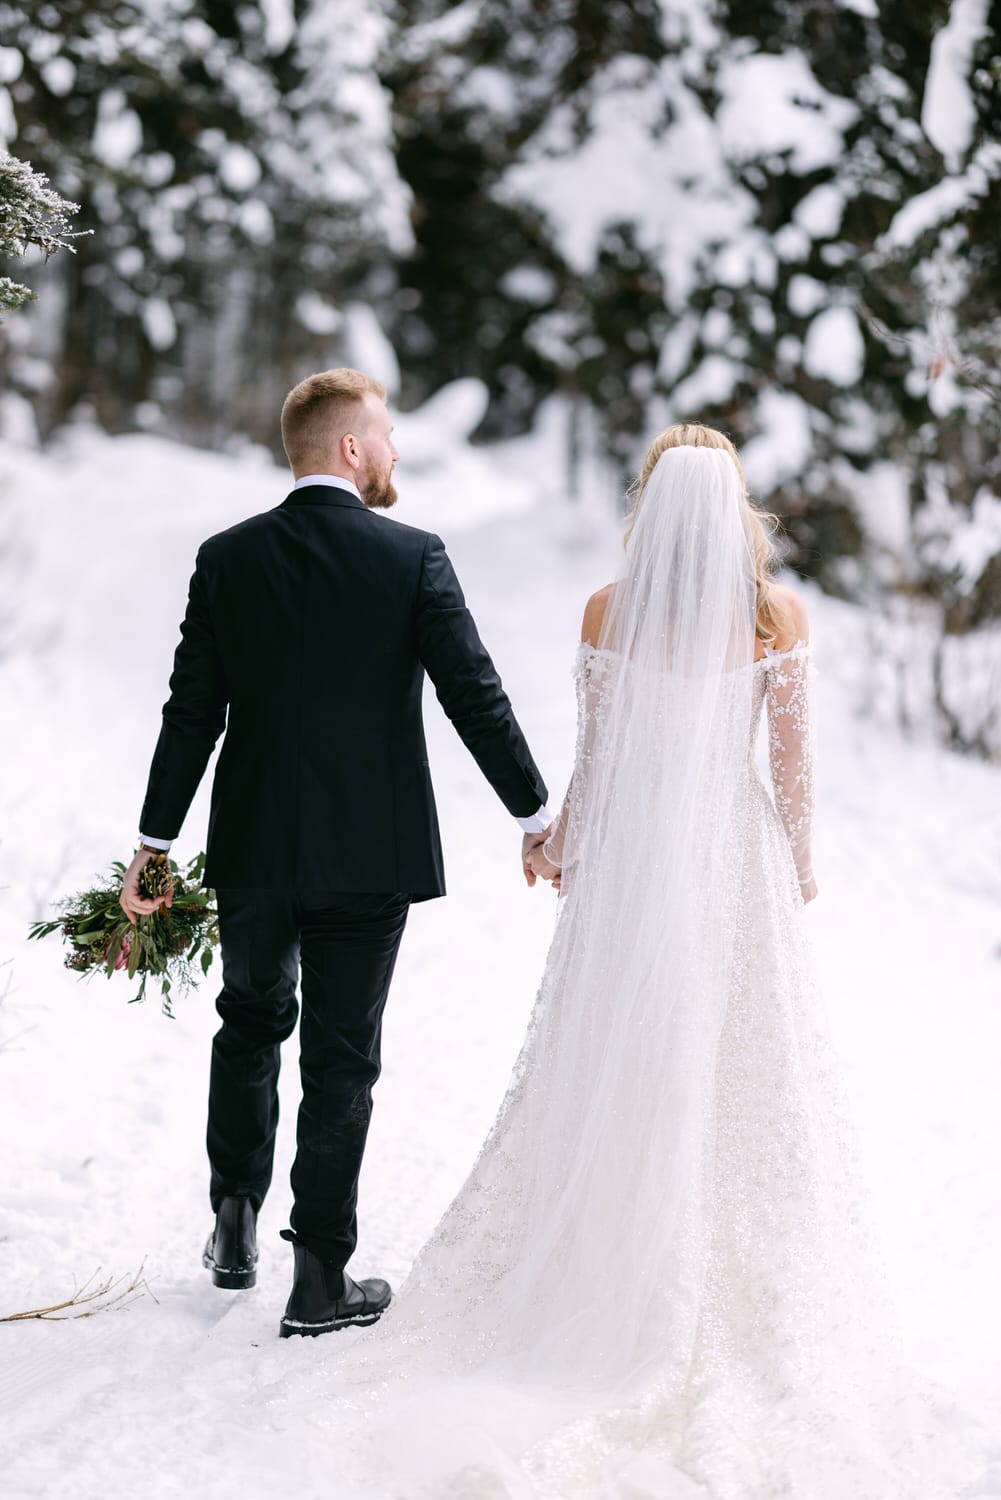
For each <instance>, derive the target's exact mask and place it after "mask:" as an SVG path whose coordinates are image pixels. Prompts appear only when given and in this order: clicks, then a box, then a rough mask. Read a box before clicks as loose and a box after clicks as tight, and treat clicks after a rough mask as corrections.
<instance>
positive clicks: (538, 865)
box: [527, 844, 561, 890]
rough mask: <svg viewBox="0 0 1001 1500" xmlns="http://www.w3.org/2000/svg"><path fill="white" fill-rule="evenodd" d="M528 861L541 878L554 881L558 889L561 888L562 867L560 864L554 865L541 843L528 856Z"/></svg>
mask: <svg viewBox="0 0 1001 1500" xmlns="http://www.w3.org/2000/svg"><path fill="white" fill-rule="evenodd" d="M527 863H528V865H529V868H530V869H531V870H532V873H533V874H534V875H537V876H538V878H539V879H540V880H550V881H552V883H553V885H554V886H555V887H556V889H557V890H559V888H560V874H561V870H560V867H559V865H554V864H553V863H552V862H551V861H550V860H548V859H547V858H546V856H545V855H544V854H543V852H542V845H541V844H539V845H538V846H537V847H536V848H535V849H533V850H532V851H531V853H530V854H529V856H528V860H527Z"/></svg>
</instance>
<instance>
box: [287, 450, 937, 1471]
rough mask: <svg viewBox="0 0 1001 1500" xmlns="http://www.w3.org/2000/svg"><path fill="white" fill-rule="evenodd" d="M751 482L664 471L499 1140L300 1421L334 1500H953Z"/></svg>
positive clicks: (625, 610)
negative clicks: (812, 835) (874, 1197)
mask: <svg viewBox="0 0 1001 1500" xmlns="http://www.w3.org/2000/svg"><path fill="white" fill-rule="evenodd" d="M662 470H663V472H661V471H662ZM735 475H736V471H735V468H734V466H733V464H732V461H731V460H730V459H729V458H728V457H727V456H726V455H725V454H719V453H716V452H714V451H707V450H703V449H677V450H670V451H669V452H668V454H666V455H665V456H664V458H662V459H661V462H660V464H659V465H658V468H657V470H655V472H654V476H653V479H652V480H651V483H650V486H648V490H647V493H646V495H645V498H644V504H643V507H642V508H641V511H640V518H639V521H638V523H637V526H636V528H635V530H634V532H633V535H632V537H631V538H630V542H629V550H628V552H627V565H626V568H625V571H624V574H623V577H622V578H621V579H620V580H619V582H618V584H617V585H616V588H615V590H614V594H613V600H614V603H613V606H612V607H611V608H610V616H611V621H610V623H608V622H606V629H605V632H604V635H603V640H609V639H611V640H613V641H614V642H615V645H614V647H607V646H606V647H603V648H602V649H592V648H589V647H587V646H583V647H582V648H581V650H580V653H579V657H578V662H577V667H576V682H577V690H578V699H579V709H580V712H579V726H580V727H579V736H578V746H577V758H576V766H575V771H574V776H573V780H572V782H571V787H570V791H569V793H568V796H567V800H566V803H565V805H564V809H563V813H562V814H561V818H560V825H559V830H558V833H557V835H556V844H557V846H558V847H557V852H558V853H562V857H563V864H564V890H563V893H562V894H561V897H560V901H559V913H558V919H557V925H556V932H555V936H554V939H553V943H552V948H551V951H550V954H549V958H548V962H547V965H546V970H545V974H544V977H543V980H542V985H541V989H540V991H539V995H538V999H537V1003H536V1006H535V1010H534V1013H533V1017H532V1021H531V1025H530V1029H529V1034H528V1036H527V1039H526V1041H525V1044H524V1047H523V1050H522V1052H521V1055H520V1058H519V1060H518V1063H517V1066H516V1069H515V1073H514V1076H513V1079H512V1082H511V1086H510V1089H509V1091H508V1094H507V1096H506V1098H505V1100H504V1102H503V1105H502V1107H501V1109H500V1113H499V1115H498V1118H497V1121H496V1124H495V1126H494V1128H493V1130H492V1132H491V1134H490V1136H489V1138H488V1140H487V1141H486V1143H485V1145H484V1146H483V1149H482V1151H481V1153H480V1155H479V1157H478V1159H477V1161H476V1164H475V1166H474V1168H473V1170H472V1172H471V1173H470V1176H469V1178H468V1180H467V1181H466V1183H465V1185H464V1186H463V1187H462V1189H461V1191H460V1192H459V1194H458V1196H457V1197H456V1199H455V1201H454V1202H453V1204H452V1206H451V1207H450V1208H449V1210H448V1211H447V1213H446V1214H445V1216H444V1218H443V1219H442V1221H441V1223H440V1224H439V1226H438V1228H437V1230H436V1231H435V1233H434V1235H433V1236H432V1238H431V1239H430V1241H429V1242H428V1243H427V1245H426V1246H425V1247H424V1249H423V1250H422V1252H421V1254H420V1255H419V1257H418V1259H417V1261H416V1264H415V1265H414V1268H413V1271H412V1273H411V1275H410V1277H409V1279H408V1280H407V1282H406V1284H405V1286H404V1287H403V1289H402V1291H401V1294H400V1295H399V1297H398V1299H397V1302H396V1303H395V1305H394V1306H393V1307H392V1308H391V1309H390V1312H389V1313H388V1314H387V1315H386V1316H385V1317H384V1318H383V1320H382V1321H381V1323H380V1324H379V1325H377V1327H376V1328H374V1329H372V1330H370V1331H368V1332H366V1333H364V1334H361V1333H359V1334H358V1335H357V1336H352V1337H353V1338H354V1343H353V1345H352V1347H350V1348H348V1349H344V1348H343V1347H339V1348H336V1349H332V1350H330V1352H329V1355H328V1356H326V1362H325V1365H324V1370H323V1373H322V1374H321V1375H320V1376H319V1377H318V1376H317V1374H316V1371H315V1370H314V1371H312V1372H311V1373H310V1374H309V1376H308V1377H306V1376H305V1375H304V1376H301V1377H299V1379H298V1381H296V1380H295V1379H293V1381H292V1383H291V1385H290V1387H289V1388H288V1389H287V1391H286V1396H285V1399H289V1400H296V1401H298V1400H301V1399H303V1398H308V1399H309V1400H310V1401H311V1402H312V1403H314V1409H316V1410H318V1411H321V1412H322V1416H318V1417H317V1420H318V1422H319V1424H320V1426H321V1428H322V1429H324V1432H325V1435H326V1436H325V1441H327V1440H329V1442H330V1443H331V1444H333V1445H334V1446H332V1447H331V1449H330V1451H331V1452H335V1453H336V1455H337V1469H338V1480H337V1492H338V1495H339V1496H353V1495H355V1494H357V1495H359V1496H361V1495H372V1496H379V1497H381V1500H410V1497H431V1500H515V1497H526V1500H527V1497H532V1500H536V1497H559V1500H584V1497H594V1500H597V1497H599V1496H600V1497H615V1500H710V1497H711V1500H771V1497H780V1496H781V1497H802V1500H865V1497H872V1500H899V1497H904V1496H908V1497H910V1496H927V1497H929V1500H932V1497H933V1500H946V1497H947V1496H948V1495H949V1494H950V1493H952V1491H951V1490H949V1489H945V1488H943V1487H942V1480H941V1478H940V1477H939V1476H937V1475H936V1472H935V1468H934V1457H933V1454H932V1452H931V1449H930V1447H929V1443H928V1440H927V1428H928V1422H927V1413H926V1409H925V1407H924V1405H923V1403H922V1401H921V1400H920V1398H918V1397H916V1396H914V1395H913V1394H912V1393H911V1392H910V1390H909V1388H908V1383H907V1381H906V1380H905V1379H904V1378H903V1377H902V1376H901V1375H900V1374H899V1373H898V1371H897V1370H896V1368H895V1364H894V1361H893V1358H892V1355H891V1353H890V1341H889V1334H888V1331H887V1328H886V1326H885V1320H884V1315H883V1310H882V1297H881V1295H880V1292H879V1289H878V1288H879V1277H878V1275H877V1273H876V1271H875V1269H874V1267H873V1264H872V1260H873V1257H872V1254H871V1251H870V1247H869V1245H868V1243H867V1235H866V1229H865V1223H866V1216H865V1213H864V1208H863V1206H862V1204H861V1202H860V1195H859V1191H858V1189H857V1187H856V1184H855V1176H854V1170H853V1162H852V1146H851V1139H850V1132H849V1130H848V1127H847V1125H846V1123H845V1118H844V1111H843V1108H842V1104H841V1101H840V1097H839V1092H838V1088H837V1085H836V1079H835V1071H836V1070H835V1069H834V1067H833V1065H832V1060H831V1055H830V1053H829V1051H828V1047H827V1044H826V1042H825V1040H824V1037H823V1034H822V1026H821V1021H820V1017H819V1014H818V1005H817V1000H816V996H815V994H814V990H813V987H812V984H811V981H810V977H809V971H808V963H807V958H806V954H805V951H804V943H803V937H802V934H801V917H802V899H801V894H800V880H804V881H805V880H806V879H808V878H809V874H810V872H809V860H810V851H809V823H810V814H811V810H812V762H811V740H810V733H809V710H808V678H809V654H808V648H807V646H806V644H805V643H802V642H801V643H799V644H797V645H796V646H795V647H794V648H793V649H791V650H788V651H781V652H770V653H768V654H766V656H765V657H764V659H762V660H761V661H758V662H756V663H755V662H754V661H753V655H754V640H753V631H754V619H755V598H754V578H753V568H752V567H751V565H750V563H749V560H748V546H747V538H746V535H745V531H744V522H743V521H742V519H741V515H742V510H741V507H742V500H741V496H740V490H739V484H738V483H737V482H736V480H735ZM763 712H764V714H765V717H766V720H767V735H768V749H769V762H770V770H771V780H772V784H773V792H774V801H773V800H772V798H770V797H769V795H768V792H767V791H766V788H765V786H764V784H763V782H762V780H761V778H760V776H759V774H758V771H757V768H756V763H755V755H754V745H755V739H756V735H757V731H758V726H759V722H760V719H761V716H762V713H763Z"/></svg>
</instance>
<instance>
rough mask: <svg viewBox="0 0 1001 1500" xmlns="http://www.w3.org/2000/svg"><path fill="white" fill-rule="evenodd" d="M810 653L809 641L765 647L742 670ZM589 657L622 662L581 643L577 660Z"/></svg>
mask: <svg viewBox="0 0 1001 1500" xmlns="http://www.w3.org/2000/svg"><path fill="white" fill-rule="evenodd" d="M809 652H810V643H809V641H802V640H800V641H795V642H794V643H793V644H792V645H791V646H790V647H789V648H788V649H787V650H785V651H776V650H775V649H774V647H772V646H766V647H765V654H764V656H759V657H758V658H757V660H756V661H752V662H748V663H747V664H746V665H745V666H744V667H743V668H741V669H740V670H742V671H745V672H746V671H748V670H749V669H750V670H751V671H754V670H755V668H757V667H763V666H774V664H775V663H776V662H779V661H791V660H793V659H799V658H802V657H804V656H808V655H809ZM589 656H604V657H607V658H608V660H609V661H622V656H621V654H620V653H619V652H618V651H612V650H610V649H609V647H607V646H592V645H591V642H590V641H581V642H580V644H579V645H578V647H577V659H578V660H584V659H585V658H587V657H589Z"/></svg>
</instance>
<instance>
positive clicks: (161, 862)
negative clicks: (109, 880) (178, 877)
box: [118, 844, 174, 926]
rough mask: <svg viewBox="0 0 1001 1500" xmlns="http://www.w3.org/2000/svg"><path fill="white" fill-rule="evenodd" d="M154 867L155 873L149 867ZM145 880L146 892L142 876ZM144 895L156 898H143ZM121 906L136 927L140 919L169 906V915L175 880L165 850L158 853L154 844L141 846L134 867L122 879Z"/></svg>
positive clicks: (133, 862)
mask: <svg viewBox="0 0 1001 1500" xmlns="http://www.w3.org/2000/svg"><path fill="white" fill-rule="evenodd" d="M151 863H152V864H153V869H152V870H150V869H147V866H148V865H150V864H151ZM143 870H145V871H146V874H145V875H144V876H142V890H141V889H140V874H141V872H142V871H143ZM143 891H146V892H151V893H152V894H146V895H144V894H143ZM118 904H119V906H120V907H121V908H122V911H123V912H124V913H125V915H126V916H127V917H128V919H129V921H130V922H131V923H132V924H133V926H135V923H136V921H137V920H138V918H139V917H143V916H149V915H150V914H151V913H152V912H155V911H159V909H160V907H161V906H165V907H166V908H167V909H168V911H169V909H170V908H171V906H173V904H174V877H173V875H172V873H171V869H170V861H169V860H168V859H167V857H166V855H165V854H164V852H163V850H162V849H154V848H153V847H152V845H150V844H140V845H139V848H138V849H137V850H136V852H135V854H134V855H133V857H132V863H131V864H130V865H129V867H128V869H127V870H126V871H125V874H124V876H123V877H122V894H121V895H120V896H119V898H118Z"/></svg>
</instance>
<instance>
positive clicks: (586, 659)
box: [542, 641, 606, 868]
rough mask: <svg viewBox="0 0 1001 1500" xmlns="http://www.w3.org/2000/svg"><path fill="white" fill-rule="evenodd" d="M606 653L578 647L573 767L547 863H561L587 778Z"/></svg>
mask: <svg viewBox="0 0 1001 1500" xmlns="http://www.w3.org/2000/svg"><path fill="white" fill-rule="evenodd" d="M605 656H606V653H603V652H600V651H598V650H597V649H596V648H595V647H593V646H590V645H588V643H587V642H586V641H584V642H582V643H581V645H580V646H579V647H578V651H577V657H576V662H575V667H574V675H575V679H576V684H577V749H576V754H575V756H574V769H573V774H572V775H571V777H570V783H569V785H568V787H567V794H566V796H565V797H564V799H563V806H562V808H561V809H560V815H559V817H558V818H557V819H556V822H555V823H554V824H553V831H552V833H551V834H550V835H549V837H548V839H547V840H546V842H545V843H544V844H543V846H542V852H543V854H544V855H545V857H546V859H548V860H549V862H550V864H553V865H559V866H560V867H561V868H562V866H563V864H564V855H565V852H566V842H567V835H568V832H570V831H571V825H572V823H573V820H574V815H575V809H576V807H577V806H578V805H579V797H580V793H581V791H582V788H583V784H584V782H585V780H586V778H587V775H588V772H589V769H590V763H591V756H592V753H593V750H594V733H595V714H596V710H597V705H598V700H599V697H600V694H601V689H602V684H603V680H604V670H605V666H606V662H605Z"/></svg>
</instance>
